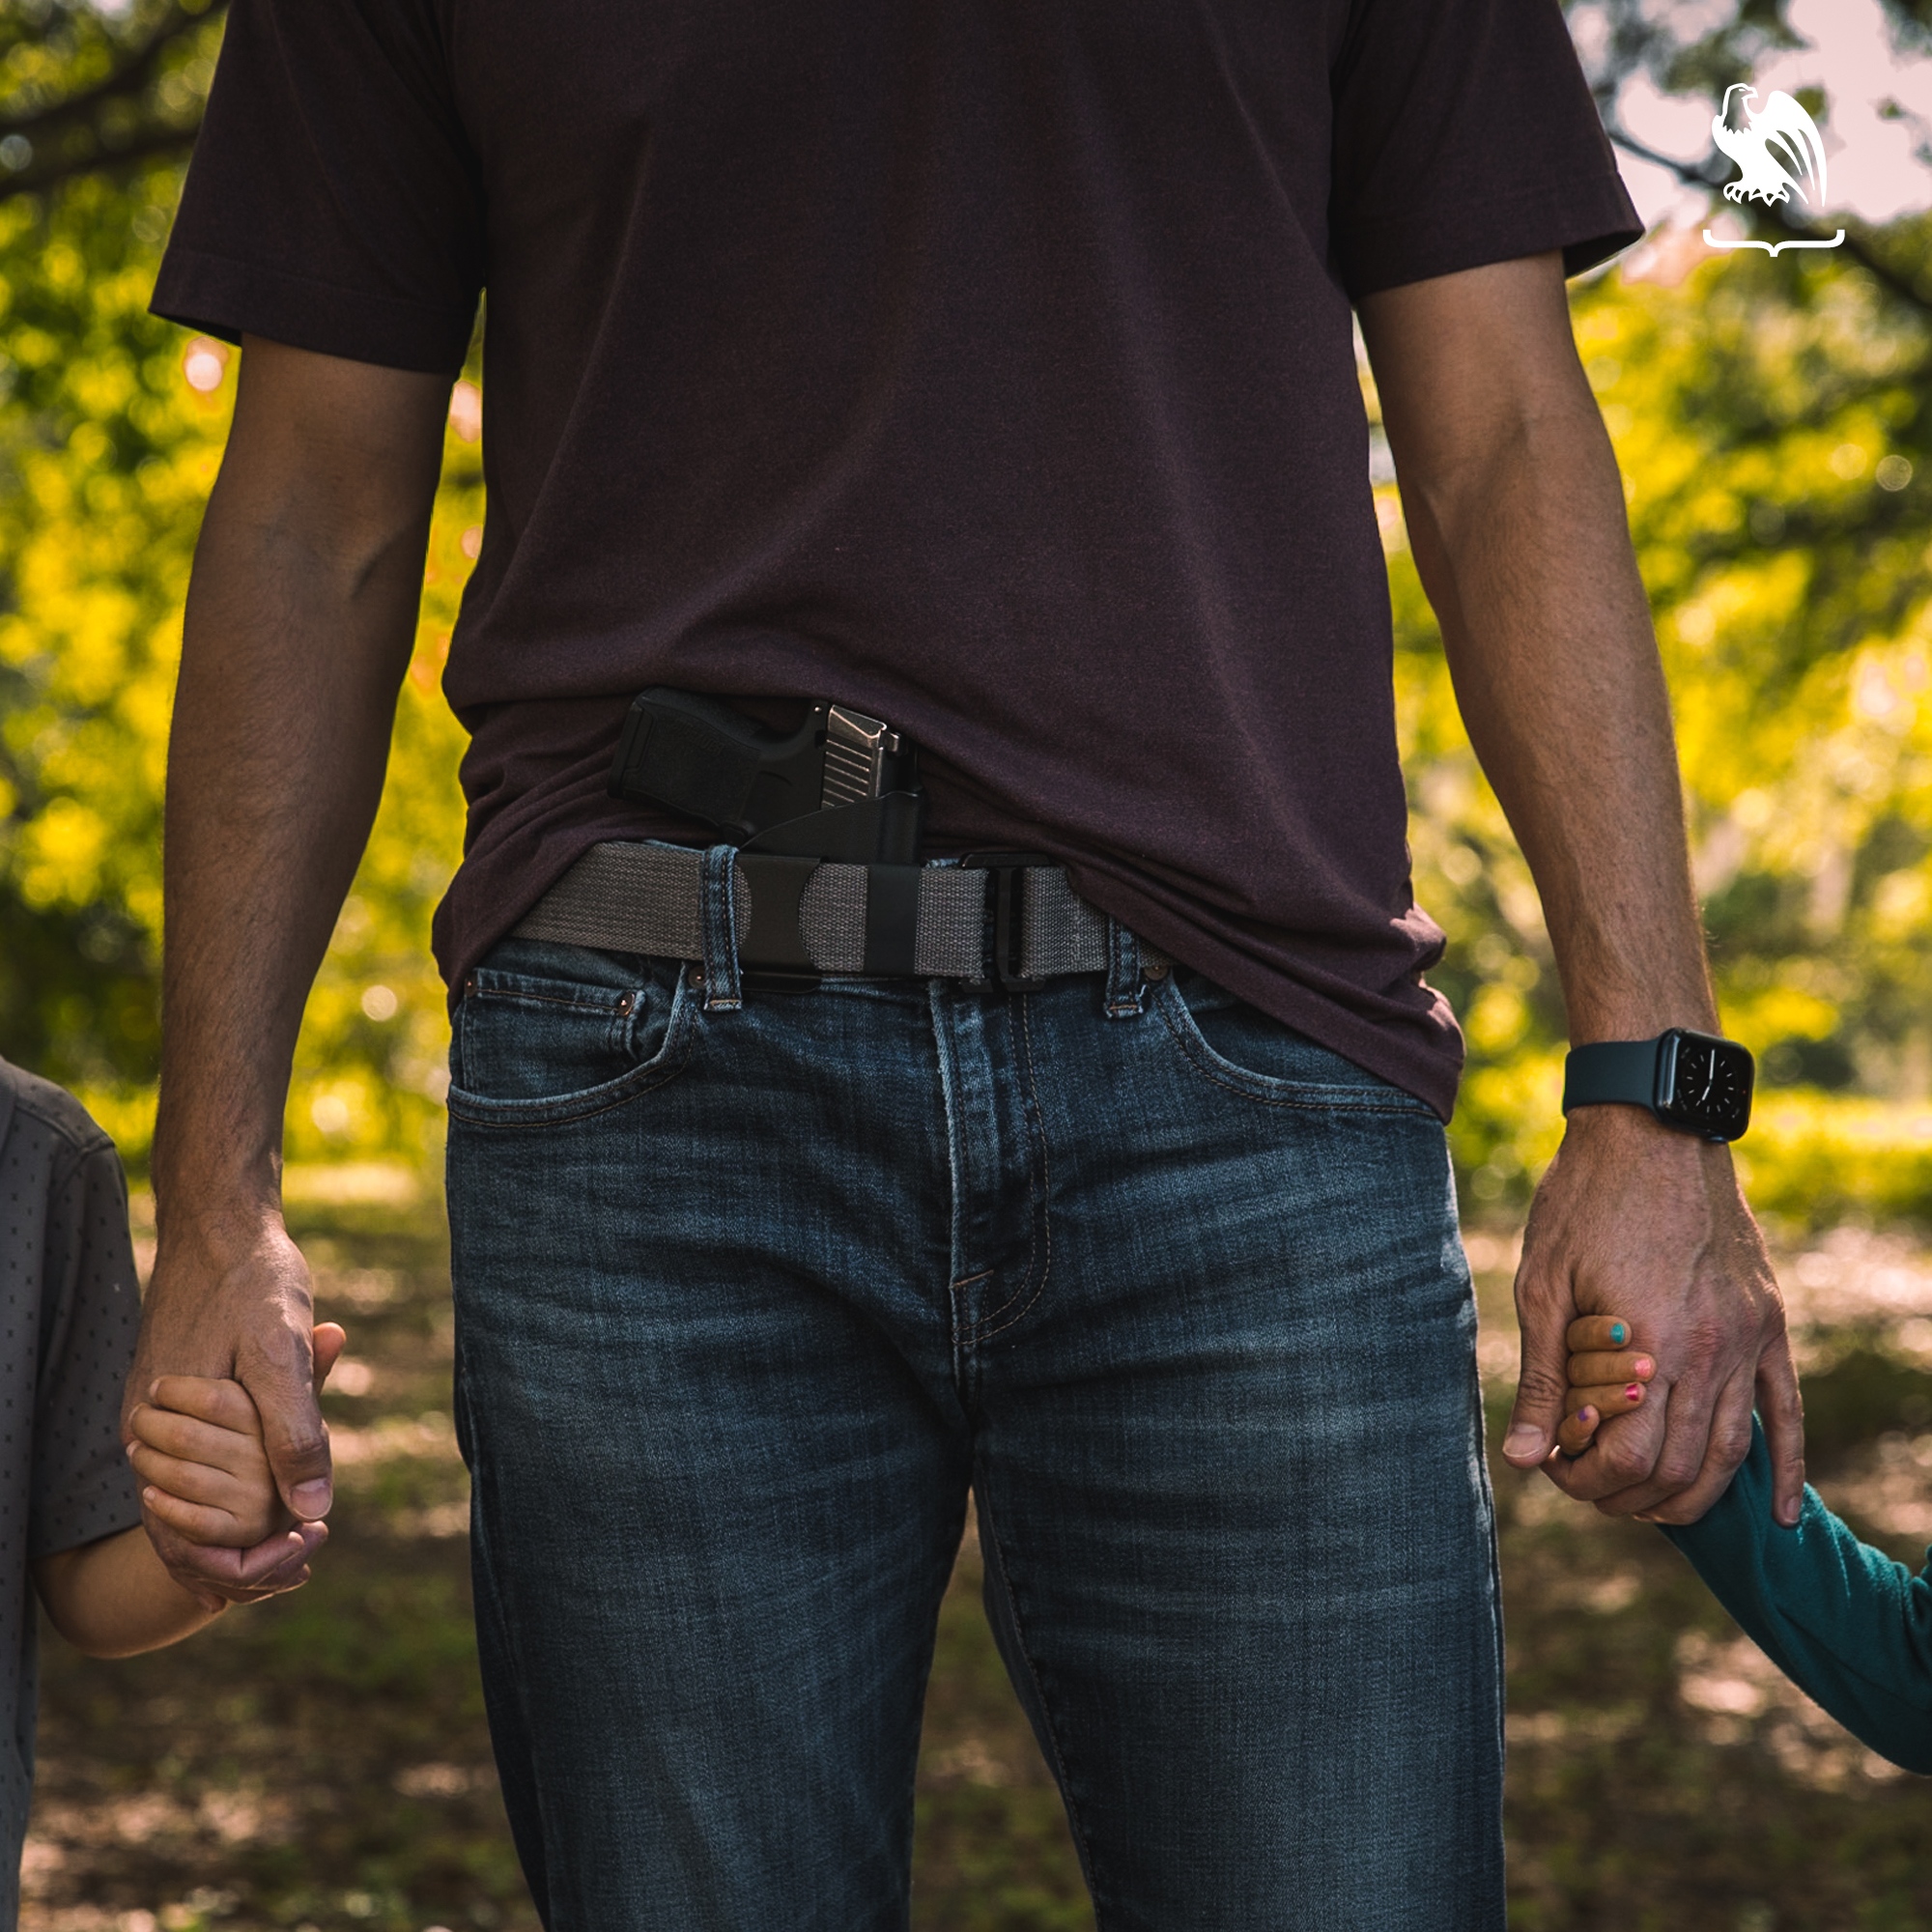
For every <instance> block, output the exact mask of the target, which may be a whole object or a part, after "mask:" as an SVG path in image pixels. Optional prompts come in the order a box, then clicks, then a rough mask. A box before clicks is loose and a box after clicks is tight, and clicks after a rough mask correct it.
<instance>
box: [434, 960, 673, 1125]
mask: <svg viewBox="0 0 1932 1932" xmlns="http://www.w3.org/2000/svg"><path fill="white" fill-rule="evenodd" d="M686 979H687V969H686V968H685V967H683V966H682V965H680V964H679V963H678V962H677V961H675V960H654V959H644V958H640V957H628V956H626V955H623V954H618V953H609V952H592V951H591V950H589V949H588V948H584V947H574V946H554V945H550V944H547V943H544V942H539V941H531V940H510V941H506V942H505V943H504V944H503V945H501V946H499V947H497V949H496V950H495V951H494V952H492V953H491V954H490V956H489V957H488V958H487V959H486V960H485V961H484V963H483V964H482V965H481V966H479V967H478V968H477V969H476V971H475V972H474V973H473V974H472V975H471V976H470V978H469V982H468V983H467V984H466V985H465V987H464V989H463V998H462V1000H461V1001H460V1002H459V1004H458V1006H457V1009H456V1019H455V1025H454V1027H453V1028H452V1031H451V1039H450V1087H449V1111H450V1113H451V1115H452V1116H453V1117H454V1118H455V1119H457V1120H460V1121H468V1122H473V1123H475V1124H478V1125H483V1126H515V1125H526V1124H544V1123H553V1122H561V1121H570V1120H577V1119H580V1118H582V1116H585V1115H588V1114H596V1113H601V1112H603V1111H604V1110H605V1109H606V1108H608V1107H614V1106H620V1105H622V1104H623V1103H624V1102H625V1101H627V1100H631V1099H634V1098H636V1097H637V1096H638V1095H639V1094H644V1093H648V1092H649V1091H650V1090H651V1089H652V1088H654V1087H659V1086H662V1085H663V1084H664V1083H665V1082H666V1081H667V1080H669V1079H671V1078H672V1077H673V1076H674V1075H675V1074H676V1073H677V1072H678V1071H679V1070H680V1069H681V1068H682V1067H683V1065H684V1064H685V1062H686V1061H687V1060H688V1059H689V1058H690V1054H691V1048H692V1045H693V1039H694V1025H695V1016H696V1007H697V1001H696V997H695V996H694V995H693V994H692V992H691V991H690V989H689V988H688V987H687V984H686Z"/></svg>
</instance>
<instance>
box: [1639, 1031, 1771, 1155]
mask: <svg viewBox="0 0 1932 1932" xmlns="http://www.w3.org/2000/svg"><path fill="white" fill-rule="evenodd" d="M1753 1071H1754V1069H1753V1066H1752V1063H1751V1057H1750V1054H1749V1053H1748V1052H1747V1050H1746V1049H1745V1048H1744V1047H1742V1046H1740V1045H1739V1044H1738V1043H1737V1041H1736V1040H1734V1039H1719V1038H1717V1037H1715V1036H1713V1035H1711V1034H1707V1033H1683V1032H1676V1033H1672V1034H1671V1035H1669V1036H1667V1039H1666V1050H1665V1052H1664V1054H1663V1055H1662V1064H1661V1065H1659V1067H1658V1100H1657V1111H1658V1112H1659V1113H1660V1114H1661V1115H1662V1116H1663V1118H1664V1119H1665V1120H1667V1121H1669V1122H1672V1123H1673V1124H1675V1125H1677V1126H1680V1127H1690V1128H1691V1129H1693V1130H1694V1131H1695V1132H1697V1133H1700V1134H1706V1135H1708V1136H1709V1137H1710V1138H1711V1139H1712V1140H1714V1141H1734V1140H1737V1139H1739V1138H1740V1137H1741V1136H1742V1135H1743V1133H1744V1130H1745V1129H1746V1127H1747V1126H1748V1125H1749V1124H1750V1103H1751V1082H1752V1078H1753Z"/></svg>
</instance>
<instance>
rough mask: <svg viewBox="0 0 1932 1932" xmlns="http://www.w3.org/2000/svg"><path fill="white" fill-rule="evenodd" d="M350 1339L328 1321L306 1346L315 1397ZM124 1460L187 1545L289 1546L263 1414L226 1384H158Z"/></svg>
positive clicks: (146, 1497)
mask: <svg viewBox="0 0 1932 1932" xmlns="http://www.w3.org/2000/svg"><path fill="white" fill-rule="evenodd" d="M346 1340H347V1337H346V1336H345V1335H344V1334H343V1332H342V1330H341V1328H340V1327H338V1326H337V1325H336V1324H335V1323H334V1322H332V1321H325V1322H322V1323H321V1324H319V1325H318V1327H317V1328H316V1331H315V1334H314V1337H313V1338H312V1344H311V1346H312V1348H313V1350H314V1355H315V1385H316V1390H317V1392H318V1393H320V1391H321V1388H322V1385H323V1383H324V1381H326V1380H327V1376H328V1371H329V1369H330V1368H331V1367H332V1366H333V1365H334V1363H335V1361H336V1360H337V1358H338V1357H339V1356H340V1354H341V1352H342V1348H343V1344H344V1342H345V1341H346ZM128 1430H129V1432H130V1433H131V1434H132V1435H133V1437H134V1440H133V1442H132V1443H131V1444H130V1445H129V1447H128V1460H129V1461H130V1462H131V1463H133V1465H134V1473H135V1474H136V1475H137V1476H139V1477H140V1479H141V1481H142V1483H143V1485H144V1488H143V1490H142V1492H141V1500H142V1502H143V1504H144V1505H145V1506H146V1508H147V1511H148V1514H149V1518H150V1520H159V1521H160V1522H162V1523H165V1524H166V1525H167V1526H168V1528H170V1529H172V1530H173V1531H175V1532H176V1533H177V1534H178V1535H179V1536H181V1537H182V1538H184V1539H185V1541H186V1542H188V1543H189V1544H196V1545H200V1546H202V1547H204V1548H208V1547H214V1546H218V1547H221V1548H228V1549H236V1550H242V1549H250V1548H254V1547H256V1546H257V1545H259V1544H261V1543H263V1542H264V1541H265V1540H266V1539H267V1538H269V1537H270V1536H275V1537H285V1536H286V1534H287V1532H288V1530H289V1528H290V1522H289V1517H290V1511H289V1509H288V1507H287V1505H286V1504H285V1503H284V1501H283V1498H282V1493H281V1487H280V1486H279V1485H278V1483H277V1480H276V1477H275V1473H274V1470H273V1467H272V1466H271V1464H270V1460H269V1449H268V1444H267V1442H266V1441H265V1439H264V1435H263V1428H262V1411H261V1410H260V1408H259V1407H257V1406H256V1404H255V1401H254V1398H253V1397H251V1396H250V1395H249V1393H248V1391H247V1390H246V1389H245V1388H243V1387H242V1386H241V1383H240V1382H239V1381H237V1380H235V1378H233V1377H232V1376H161V1377H158V1378H156V1380H155V1381H154V1382H152V1383H151V1384H150V1385H149V1387H148V1390H147V1395H146V1400H144V1401H140V1402H136V1403H135V1404H134V1406H133V1407H132V1409H131V1410H130V1411H129V1412H128Z"/></svg>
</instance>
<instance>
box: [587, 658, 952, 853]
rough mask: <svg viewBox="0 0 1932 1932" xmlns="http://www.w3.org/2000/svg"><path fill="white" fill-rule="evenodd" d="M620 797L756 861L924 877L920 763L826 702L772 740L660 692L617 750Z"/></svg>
mask: <svg viewBox="0 0 1932 1932" xmlns="http://www.w3.org/2000/svg"><path fill="white" fill-rule="evenodd" d="M611 795H612V796H613V797H616V798H623V799H632V800H638V799H648V800H651V801H653V802H655V803H656V804H659V805H668V806H669V807H670V808H671V809H672V810H675V811H681V812H684V813H686V814H687V815H688V816H690V817H693V818H701V819H703V820H704V822H705V823H706V824H708V825H711V826H714V827H716V828H717V830H718V831H719V832H720V833H722V834H723V835H724V837H725V839H726V840H728V841H729V842H730V843H731V844H734V845H737V846H739V847H741V848H742V849H743V850H745V851H748V852H775V853H786V854H789V855H792V856H794V857H801V858H819V859H834V860H838V861H842V862H843V863H845V864H847V865H861V866H863V865H887V866H916V865H917V864H918V863H919V836H920V828H921V823H922V820H923V815H924V807H925V800H924V796H923V793H922V792H921V790H920V784H919V753H918V750H917V748H916V747H914V746H913V745H912V744H911V743H910V742H908V741H907V740H906V739H905V738H904V737H902V736H901V735H900V733H898V732H897V731H895V730H894V729H893V728H892V726H891V725H888V724H886V723H885V721H884V720H883V719H879V718H868V717H867V715H866V714H865V713H864V712H862V711H854V710H852V709H851V708H850V707H849V706H846V705H842V704H834V703H831V702H829V701H826V702H821V703H818V704H815V705H814V706H813V707H812V710H811V715H810V718H808V719H807V720H806V722H805V723H804V724H803V725H800V726H799V728H798V729H797V730H796V731H793V732H790V733H788V734H787V733H785V732H781V731H773V730H770V729H768V728H767V727H765V726H764V725H759V724H756V723H754V722H753V720H751V719H749V718H747V717H745V716H744V715H743V714H742V713H740V712H736V711H733V710H732V709H731V708H730V707H729V706H728V705H725V704H721V703H720V702H719V701H718V700H717V699H716V698H713V697H704V696H699V695H698V694H697V693H696V692H691V691H673V690H671V689H670V688H669V687H668V686H665V685H653V686H652V687H651V689H650V690H648V691H644V692H640V693H639V695H638V696H637V698H636V699H635V700H634V701H633V703H632V705H631V709H630V714H629V716H628V717H626V719H625V720H624V728H623V731H622V733H621V735H620V736H619V738H618V741H617V756H616V760H615V762H614V763H613V764H612V766H611Z"/></svg>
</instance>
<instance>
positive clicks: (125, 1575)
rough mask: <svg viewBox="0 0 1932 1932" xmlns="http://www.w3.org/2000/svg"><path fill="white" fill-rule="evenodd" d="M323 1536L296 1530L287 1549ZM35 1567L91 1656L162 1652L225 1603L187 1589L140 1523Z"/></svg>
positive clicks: (37, 1579) (68, 1628) (304, 1572)
mask: <svg viewBox="0 0 1932 1932" xmlns="http://www.w3.org/2000/svg"><path fill="white" fill-rule="evenodd" d="M315 1527H317V1528H320V1527H321V1525H320V1524H317V1525H315ZM321 1542H322V1538H321V1537H319V1536H318V1537H313V1538H308V1537H304V1536H302V1535H301V1534H300V1533H298V1532H297V1531H294V1530H291V1531H290V1533H289V1554H290V1556H291V1558H293V1557H294V1556H296V1555H297V1554H298V1553H302V1554H306V1553H309V1552H312V1551H313V1550H314V1549H315V1548H317V1547H318V1546H319V1545H320V1544H321ZM33 1570H34V1587H35V1589H36V1590H38V1591H39V1592H40V1597H41V1602H42V1603H43V1604H44V1605H46V1607H47V1616H48V1617H49V1619H50V1620H51V1621H52V1623H53V1627H54V1628H55V1630H57V1631H59V1632H60V1634H61V1635H62V1636H64V1637H66V1638H67V1640H68V1642H70V1643H71V1644H72V1645H73V1647H74V1648H75V1649H76V1650H78V1651H82V1652H84V1653H85V1654H86V1655H87V1656H89V1657H132V1656H134V1655H135V1654H136V1653H137V1652H140V1651H144V1650H158V1649H159V1648H160V1647H161V1646H162V1645H163V1644H168V1643H178V1642H179V1641H180V1640H181V1639H182V1638H183V1637H185V1636H191V1635H192V1634H194V1633H195V1632H196V1631H198V1630H199V1629H201V1627H202V1626H203V1625H204V1624H206V1623H210V1622H212V1621H213V1618H214V1617H215V1616H216V1614H217V1613H218V1612H219V1611H220V1610H223V1609H226V1608H227V1605H225V1604H222V1603H220V1602H218V1601H216V1602H214V1603H213V1605H211V1604H210V1603H207V1602H204V1601H203V1599H201V1598H199V1597H194V1596H190V1595H189V1594H188V1592H187V1591H185V1589H183V1588H182V1586H181V1585H180V1584H179V1583H177V1582H176V1581H175V1579H174V1578H173V1577H170V1576H169V1575H168V1573H167V1572H166V1570H164V1569H163V1568H162V1567H161V1559H160V1558H159V1557H158V1556H156V1554H155V1546H154V1545H153V1544H152V1543H150V1542H149V1541H148V1532H147V1531H146V1530H145V1529H141V1528H138V1527H136V1528H134V1529H124V1530H122V1531H121V1532H120V1533H119V1534H118V1535H115V1536H103V1537H102V1538H101V1539H100V1541H99V1543H89V1544H84V1545H82V1547H81V1548H78V1549H63V1550H61V1551H60V1552H59V1553H58V1554H56V1555H53V1556H43V1557H41V1558H40V1559H39V1561H38V1562H36V1563H35V1564H34V1566H33ZM307 1580H308V1568H307V1566H306V1564H304V1565H303V1567H302V1568H301V1570H300V1572H299V1573H298V1575H293V1576H292V1577H291V1581H292V1582H306V1581H307Z"/></svg>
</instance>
